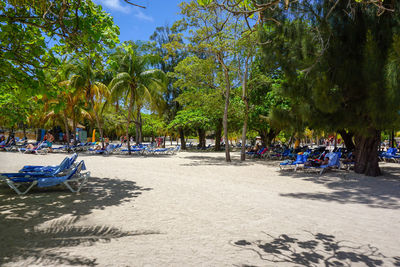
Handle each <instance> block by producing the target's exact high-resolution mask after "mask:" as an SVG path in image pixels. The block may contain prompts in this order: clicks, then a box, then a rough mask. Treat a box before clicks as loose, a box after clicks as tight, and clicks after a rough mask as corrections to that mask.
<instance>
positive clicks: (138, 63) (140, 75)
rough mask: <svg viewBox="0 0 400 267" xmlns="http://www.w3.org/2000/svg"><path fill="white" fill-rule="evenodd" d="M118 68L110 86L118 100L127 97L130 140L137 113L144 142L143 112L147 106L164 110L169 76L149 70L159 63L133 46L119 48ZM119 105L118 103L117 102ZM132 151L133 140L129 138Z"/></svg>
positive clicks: (126, 45)
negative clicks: (132, 120)
mask: <svg viewBox="0 0 400 267" xmlns="http://www.w3.org/2000/svg"><path fill="white" fill-rule="evenodd" d="M113 59H114V61H115V63H116V65H117V74H116V76H115V77H114V79H113V80H112V81H111V83H110V85H109V87H110V89H111V91H112V95H113V98H114V100H115V99H117V100H118V99H119V98H120V97H123V98H125V103H127V105H128V116H127V124H126V135H127V137H129V126H130V123H131V117H132V112H133V110H134V111H135V113H136V119H135V120H134V122H135V123H136V127H137V130H138V131H139V134H138V136H137V137H138V138H136V142H137V143H139V142H141V134H140V132H141V130H140V129H141V115H140V113H141V109H142V108H143V107H147V108H148V109H150V110H158V111H161V110H162V109H163V107H164V105H165V104H164V101H163V93H164V92H165V90H166V76H165V73H164V72H163V71H161V70H159V69H151V70H148V69H147V68H148V67H149V66H150V65H153V64H155V63H156V62H158V61H159V57H158V56H155V55H140V54H139V52H138V46H137V45H135V44H133V43H125V44H124V45H123V47H120V48H118V49H117V51H116V53H115V54H114V55H113ZM117 102H118V101H117ZM128 151H129V154H131V151H130V141H129V138H128Z"/></svg>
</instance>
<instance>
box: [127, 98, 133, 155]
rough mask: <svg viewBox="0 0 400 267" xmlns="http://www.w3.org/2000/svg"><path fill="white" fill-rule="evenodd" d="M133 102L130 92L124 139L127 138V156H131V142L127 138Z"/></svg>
mask: <svg viewBox="0 0 400 267" xmlns="http://www.w3.org/2000/svg"><path fill="white" fill-rule="evenodd" d="M133 101H134V95H133V92H131V96H130V99H129V107H128V119H127V123H126V137H127V139H128V140H127V143H128V155H131V142H130V138H129V125H130V123H131V114H132V106H133Z"/></svg>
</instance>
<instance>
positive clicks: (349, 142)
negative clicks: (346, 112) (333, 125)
mask: <svg viewBox="0 0 400 267" xmlns="http://www.w3.org/2000/svg"><path fill="white" fill-rule="evenodd" d="M337 132H338V133H339V134H340V136H342V139H343V142H344V145H345V146H346V148H347V149H348V150H350V151H353V150H354V149H355V148H356V146H355V145H354V142H353V136H354V133H352V132H347V131H346V130H344V129H343V130H338V131H337Z"/></svg>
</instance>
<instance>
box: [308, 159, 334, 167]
mask: <svg viewBox="0 0 400 267" xmlns="http://www.w3.org/2000/svg"><path fill="white" fill-rule="evenodd" d="M328 163H329V157H325V158H324V160H319V159H315V160H309V161H307V162H306V163H304V166H308V167H320V166H321V165H327V164H328Z"/></svg>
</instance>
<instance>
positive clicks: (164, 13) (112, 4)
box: [94, 0, 183, 42]
mask: <svg viewBox="0 0 400 267" xmlns="http://www.w3.org/2000/svg"><path fill="white" fill-rule="evenodd" d="M130 1H131V2H132V3H136V4H139V5H143V6H145V7H146V8H145V9H143V8H138V7H134V6H132V5H129V4H127V3H125V2H124V1H123V0H94V2H95V3H96V4H100V5H101V6H102V7H103V9H104V10H105V11H106V12H107V13H110V14H111V16H113V17H114V23H115V24H116V25H118V26H119V28H120V41H121V42H123V41H127V40H133V41H136V40H143V41H147V40H149V37H150V35H152V34H153V32H154V31H155V29H156V27H159V26H164V25H166V24H168V25H169V26H171V25H172V24H173V23H174V22H175V21H176V20H178V19H179V15H177V13H178V12H179V7H178V4H179V3H181V2H183V0H130Z"/></svg>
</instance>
